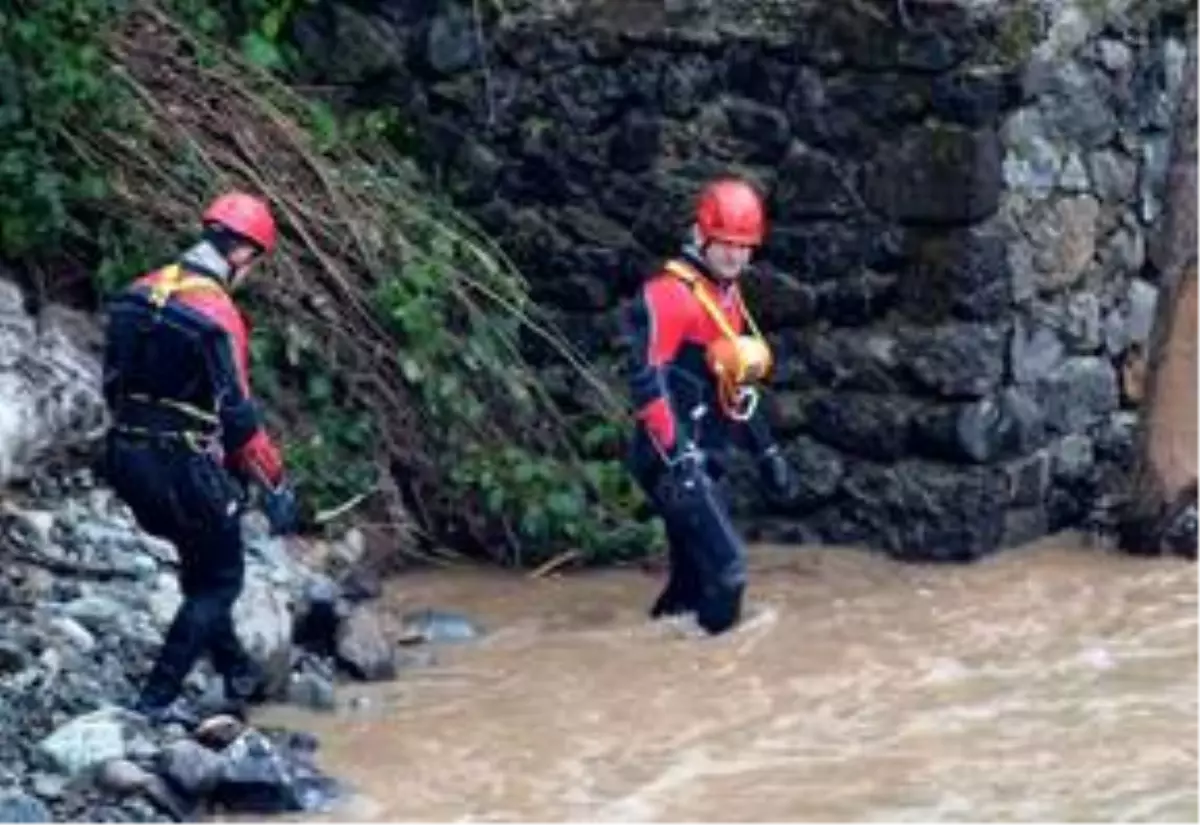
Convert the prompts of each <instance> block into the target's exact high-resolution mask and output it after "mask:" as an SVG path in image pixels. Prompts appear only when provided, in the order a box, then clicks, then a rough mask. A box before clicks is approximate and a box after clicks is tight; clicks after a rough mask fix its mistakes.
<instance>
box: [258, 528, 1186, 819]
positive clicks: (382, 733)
mask: <svg viewBox="0 0 1200 825" xmlns="http://www.w3.org/2000/svg"><path fill="white" fill-rule="evenodd" d="M658 584H659V578H658V577H657V575H650V574H647V573H645V572H641V571H612V572H603V573H586V574H581V575H569V576H564V577H561V578H553V579H547V580H538V581H530V580H528V579H525V578H519V577H515V576H506V575H502V574H497V573H494V572H481V571H464V572H453V571H452V572H444V571H443V572H430V573H423V574H420V575H410V576H405V577H402V578H398V579H397V580H395V581H394V582H391V583H390V585H389V591H388V592H387V594H386V596H385V598H386V600H387V604H389V605H390V606H391V607H392V608H394V609H396V610H398V611H400V610H409V609H413V608H419V607H426V606H436V607H439V608H445V609H454V610H461V611H464V612H466V613H467V614H470V615H471V616H473V617H475V618H476V619H477V620H479V621H480V622H482V623H484V624H485V625H486V626H487V627H488V628H489V631H490V632H489V634H488V635H487V636H486V637H485V638H484V639H483V640H481V641H478V642H471V643H466V644H460V645H452V646H442V647H439V648H438V649H437V653H436V656H437V661H436V662H435V663H434V664H433V665H432V666H429V667H424V668H416V669H412V670H409V671H407V672H405V673H404V674H402V676H401V677H400V678H399V679H398V680H397V681H396V682H394V683H389V684H384V685H373V686H362V687H354V688H347V689H344V690H342V692H341V701H342V703H343V709H342V710H339V711H338V712H337V713H335V714H315V713H313V714H310V713H303V712H300V711H297V710H294V709H288V708H273V709H269V710H267V711H266V712H265V713H264V716H263V719H264V721H271V722H282V723H287V724H295V725H298V726H303V727H305V728H306V729H308V730H311V731H313V732H314V733H316V734H317V735H318V736H319V737H320V739H321V743H322V746H321V760H320V761H321V764H322V766H323V767H325V768H326V769H327V770H329V771H330V772H332V773H334V774H335V775H337V776H339V777H341V778H343V779H345V780H346V781H347V782H348V783H350V785H351V786H352V787H353V788H354V790H355V792H356V795H355V796H354V797H353V798H352V799H350V800H348V801H347V802H346V803H344V804H343V805H341V807H339V808H338V809H337V810H336V811H335V812H333V813H332V814H331V815H330V817H329V819H350V820H356V821H367V820H370V821H394V820H398V819H403V820H414V819H415V820H443V821H445V820H492V821H496V820H506V821H507V820H526V819H532V820H592V821H597V820H603V821H628V820H643V821H644V820H657V821H662V820H676V821H678V820H708V821H712V820H792V821H795V820H813V819H822V820H891V821H897V820H906V821H907V820H913V821H917V820H925V821H929V820H943V821H945V820H958V821H962V820H981V819H983V820H1059V821H1063V820H1101V821H1112V820H1142V821H1149V820H1156V821H1164V820H1169V821H1179V820H1191V821H1195V820H1196V819H1197V758H1196V754H1197V635H1196V631H1197V622H1196V615H1197V587H1196V566H1195V564H1194V563H1192V562H1188V561H1185V560H1178V559H1152V560H1151V559H1135V558H1128V557H1122V556H1119V555H1116V554H1112V553H1109V552H1106V551H1103V550H1101V549H1097V548H1092V547H1087V546H1085V545H1084V544H1083V543H1082V542H1081V540H1080V539H1079V538H1077V537H1074V536H1059V537H1056V538H1055V539H1053V540H1051V541H1044V542H1041V543H1039V544H1036V545H1032V546H1030V547H1027V548H1023V549H1020V550H1015V551H1009V552H1006V553H1003V554H1000V555H998V556H995V557H993V558H991V559H988V560H985V561H983V562H980V563H977V564H975V565H971V566H910V565H903V564H899V563H894V562H891V561H888V560H886V559H884V558H882V557H880V556H878V555H874V554H869V553H865V552H862V551H857V550H848V549H847V550H843V549H835V548H819V549H808V548H767V547H758V548H754V550H753V563H752V580H751V584H752V587H753V590H752V593H751V598H750V607H749V616H748V618H747V620H746V621H745V623H744V624H743V625H742V626H741V627H739V628H738V629H737V630H736V631H735V632H733V633H730V634H728V635H726V636H724V637H720V638H716V639H708V638H702V637H699V636H697V635H695V633H694V632H693V631H692V630H691V629H689V628H688V627H687V626H686V625H681V624H678V623H670V622H659V623H653V622H650V621H648V620H647V619H645V618H644V612H643V611H644V610H645V607H646V605H647V603H648V602H649V601H650V600H651V598H652V597H653V595H654V594H655V592H656V590H657V587H658ZM356 698H357V701H356V702H355V701H352V700H355V699H356ZM352 704H357V705H358V706H357V707H351V705H352Z"/></svg>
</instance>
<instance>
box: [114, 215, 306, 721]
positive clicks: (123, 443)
mask: <svg viewBox="0 0 1200 825" xmlns="http://www.w3.org/2000/svg"><path fill="white" fill-rule="evenodd" d="M202 222H203V228H202V232H201V235H200V237H199V239H198V241H197V243H196V244H195V245H193V246H192V247H191V248H190V249H188V250H187V251H186V252H184V253H183V254H182V255H181V256H180V257H179V259H178V260H177V261H175V262H173V263H171V264H169V265H167V266H165V267H163V268H161V269H159V270H156V271H154V272H151V273H149V274H148V275H145V276H143V277H141V278H139V279H138V280H136V281H135V282H134V283H133V284H131V285H130V286H129V287H127V288H126V289H125V290H123V291H122V292H120V293H119V294H118V295H117V296H116V297H115V298H114V299H113V300H112V301H111V303H110V305H109V318H108V331H107V340H106V347H105V361H104V394H105V399H106V401H107V403H108V406H109V409H110V411H111V415H112V420H113V426H112V428H111V429H110V431H109V433H108V438H107V444H106V455H105V474H106V475H107V477H108V480H109V482H110V483H111V485H112V487H113V488H114V489H115V490H116V492H117V494H118V495H119V496H120V497H121V498H122V499H123V500H124V501H125V502H126V503H127V504H128V505H129V507H130V509H132V510H133V513H134V515H135V516H136V518H137V520H138V523H139V524H140V525H141V527H142V528H143V529H144V530H146V531H147V532H149V533H152V534H154V535H157V536H160V537H162V538H165V539H167V540H169V541H171V542H172V543H173V544H174V545H175V547H176V549H177V550H178V553H179V562H180V569H179V576H180V589H181V590H182V593H183V603H182V604H181V606H180V607H179V610H178V612H177V613H176V614H175V617H174V619H173V621H172V623H171V626H170V628H169V629H168V631H167V635H166V639H165V641H164V643H163V647H162V650H161V652H160V654H159V656H158V659H157V661H156V662H155V664H154V667H153V669H152V670H151V672H150V674H149V676H148V678H147V680H146V682H145V684H144V685H143V687H142V690H141V692H140V695H139V696H138V699H137V702H136V703H135V706H134V708H135V709H136V710H137V711H138V712H140V713H144V714H146V715H149V716H152V717H153V716H159V715H162V714H163V713H164V712H166V711H167V709H168V708H170V707H171V706H172V704H173V703H174V701H175V699H176V698H177V697H178V696H179V694H180V691H181V689H182V686H183V682H184V679H185V678H186V677H187V675H188V673H189V672H190V670H191V669H192V667H193V665H195V664H196V662H197V661H198V659H199V658H200V657H201V656H203V655H205V654H208V655H210V657H211V660H212V663H213V666H214V667H215V668H216V670H217V671H218V673H220V675H221V676H222V678H223V680H224V684H225V693H226V698H227V699H229V700H231V701H232V702H234V703H238V704H240V703H244V702H247V701H253V700H256V699H260V698H262V690H263V687H264V686H263V679H262V675H261V674H260V672H259V671H258V668H257V666H256V665H255V664H254V663H253V661H252V660H251V658H250V657H249V655H248V654H247V653H246V651H245V650H244V649H243V647H242V645H241V643H240V642H239V640H238V637H237V635H236V633H235V631H234V625H233V605H234V603H235V602H236V601H237V598H238V596H239V595H240V593H241V589H242V582H243V575H244V558H243V546H242V535H241V531H240V525H239V520H240V519H239V517H240V514H241V510H242V506H243V501H244V496H243V492H244V491H243V489H242V487H241V486H240V485H239V484H238V482H239V481H240V482H241V483H242V484H247V483H251V482H252V483H255V484H257V485H259V486H260V487H261V489H262V490H263V493H264V509H265V510H266V513H267V516H268V518H269V519H270V521H271V525H272V529H273V531H274V532H275V533H283V532H288V531H290V530H292V529H294V527H295V523H296V517H297V508H296V499H295V495H294V493H293V492H292V489H291V486H290V485H289V484H288V482H287V480H286V478H285V474H284V468H283V464H282V460H281V458H280V454H279V451H278V450H277V449H276V447H275V445H274V443H273V442H272V441H271V439H270V438H269V437H268V435H267V434H266V432H265V430H264V429H263V426H262V422H261V420H260V417H259V413H258V411H257V409H256V407H255V405H254V402H253V400H252V397H251V392H250V384H249V379H248V357H249V353H248V340H247V337H248V336H247V328H246V323H245V320H244V319H243V317H242V314H241V312H240V311H239V309H238V307H237V306H236V305H235V304H234V302H233V298H232V297H231V294H232V293H233V292H234V290H236V289H237V288H238V287H240V286H241V285H242V284H243V283H244V281H245V279H246V277H247V275H248V274H249V271H250V269H251V268H252V267H253V266H254V264H255V263H257V262H258V261H259V260H260V259H261V258H262V257H263V256H264V255H267V254H269V253H270V252H271V251H272V250H273V249H274V247H275V239H276V227H275V221H274V219H273V217H272V216H271V212H270V210H269V208H268V207H267V205H266V203H265V202H263V201H262V200H260V199H259V198H256V197H253V196H251V195H247V194H244V193H240V192H231V193H227V194H225V195H222V196H220V197H218V198H217V199H216V200H215V201H213V203H212V204H211V205H210V206H209V207H208V209H207V210H205V212H204V215H203V218H202Z"/></svg>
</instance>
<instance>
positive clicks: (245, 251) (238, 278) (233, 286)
mask: <svg viewBox="0 0 1200 825" xmlns="http://www.w3.org/2000/svg"><path fill="white" fill-rule="evenodd" d="M261 258H262V256H261V255H259V254H258V250H257V249H255V248H254V247H253V246H248V245H247V246H239V247H238V248H236V249H234V250H233V251H232V252H231V253H229V257H228V261H229V265H230V266H231V267H232V268H233V271H232V273H231V274H230V276H229V291H230V292H236V291H237V290H239V289H242V288H243V287H244V286H245V284H246V280H247V278H248V277H249V275H250V270H251V269H253V268H254V266H255V265H256V264H257V263H258V262H259V260H260V259H261Z"/></svg>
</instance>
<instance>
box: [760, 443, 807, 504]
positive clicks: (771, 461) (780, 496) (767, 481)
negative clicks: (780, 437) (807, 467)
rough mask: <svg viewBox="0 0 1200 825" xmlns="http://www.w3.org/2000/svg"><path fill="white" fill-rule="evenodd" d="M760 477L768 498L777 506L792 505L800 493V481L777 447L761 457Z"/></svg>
mask: <svg viewBox="0 0 1200 825" xmlns="http://www.w3.org/2000/svg"><path fill="white" fill-rule="evenodd" d="M758 476H759V479H760V480H761V482H762V485H763V490H764V491H765V492H766V495H767V498H769V499H770V500H771V501H772V502H774V503H776V504H790V503H792V502H793V501H795V500H796V496H798V495H799V493H800V481H799V479H797V478H796V474H795V473H794V472H792V467H791V465H790V464H788V461H787V459H786V458H784V456H783V453H782V452H780V450H779V447H777V446H772V447H768V448H767V449H766V450H765V451H764V452H763V453H762V454H761V455H759V457H758Z"/></svg>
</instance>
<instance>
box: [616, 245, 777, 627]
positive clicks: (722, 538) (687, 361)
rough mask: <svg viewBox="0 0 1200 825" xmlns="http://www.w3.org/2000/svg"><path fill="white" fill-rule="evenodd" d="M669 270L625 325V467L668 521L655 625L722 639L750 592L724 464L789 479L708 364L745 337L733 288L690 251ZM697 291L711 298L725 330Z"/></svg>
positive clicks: (757, 415) (760, 423)
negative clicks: (741, 461) (697, 628)
mask: <svg viewBox="0 0 1200 825" xmlns="http://www.w3.org/2000/svg"><path fill="white" fill-rule="evenodd" d="M680 264H682V267H680ZM673 269H674V271H671V270H672V266H671V265H668V267H666V268H664V271H662V272H660V273H658V274H656V275H655V276H654V277H652V278H651V279H649V280H648V281H647V282H646V283H645V284H644V285H643V287H642V289H641V291H640V292H639V294H638V295H637V296H636V298H635V299H634V301H633V303H632V305H631V307H630V311H629V315H628V318H627V323H628V329H629V334H630V338H631V351H632V359H633V363H632V365H631V369H630V391H631V395H632V399H633V403H634V407H635V409H636V410H637V418H638V425H637V427H636V429H635V433H634V437H633V440H632V445H631V449H630V454H629V466H630V469H631V471H632V473H633V475H634V477H635V478H636V479H637V480H638V483H639V484H640V486H641V487H642V489H643V490H644V491H645V492H646V494H647V496H648V497H649V498H650V501H651V503H652V504H653V505H654V507H655V509H656V510H657V512H658V513H659V515H660V516H661V517H662V518H663V521H664V523H665V526H666V532H667V540H668V544H669V551H670V573H669V577H668V580H667V585H666V588H665V589H664V590H663V592H662V594H661V595H660V596H659V598H658V599H657V601H656V602H655V604H654V607H653V608H652V609H651V615H653V616H660V615H668V614H676V613H683V612H694V613H695V614H696V618H697V620H698V622H699V624H700V625H701V626H702V627H704V628H705V629H706V630H708V631H709V632H710V633H719V632H721V631H724V630H726V629H728V628H729V627H731V626H732V625H733V624H735V623H736V622H737V621H738V618H739V616H740V613H741V604H742V597H743V593H744V590H745V583H746V570H745V548H744V546H743V543H742V540H741V537H740V536H739V535H738V532H737V530H736V529H735V528H734V526H733V524H732V522H731V520H730V517H729V508H728V502H727V499H726V495H725V493H724V491H723V490H722V489H721V487H720V485H719V482H720V481H721V479H722V477H723V475H724V470H723V467H722V462H721V460H720V459H721V454H722V453H723V452H724V451H725V450H726V448H727V447H728V446H729V445H730V444H736V445H738V446H741V447H743V448H744V449H747V450H748V451H750V452H751V453H752V454H753V455H755V456H756V457H758V458H759V459H760V465H761V466H768V465H769V468H770V470H771V472H770V473H768V476H770V481H769V483H771V484H773V486H775V487H780V488H784V487H786V486H787V485H788V483H789V482H790V478H789V477H788V471H787V467H786V462H782V458H781V456H780V455H779V450H778V447H777V446H776V445H775V442H774V439H773V437H772V434H771V430H770V426H769V424H768V422H767V419H766V416H765V413H764V412H763V409H762V406H761V405H760V406H758V407H757V408H756V409H755V410H754V412H753V414H751V415H750V416H749V417H748V418H747V419H746V420H736V419H734V418H733V417H731V416H730V415H728V414H727V411H726V410H725V408H724V406H723V405H722V404H721V403H720V398H719V392H718V384H717V382H716V380H715V378H714V376H713V375H712V374H711V372H710V370H709V367H708V366H707V364H706V359H705V355H706V352H707V351H708V348H709V346H710V345H711V344H713V342H714V341H716V340H717V339H719V338H720V337H722V336H723V335H727V334H728V332H729V331H730V330H731V331H732V332H734V333H736V334H738V335H741V334H743V332H744V330H745V329H746V326H747V321H748V316H747V313H746V310H745V306H744V304H743V303H742V299H741V296H740V293H739V289H738V287H737V285H736V283H734V284H729V285H722V284H721V283H720V282H719V281H718V280H716V279H715V278H714V277H713V276H712V274H711V273H710V272H709V270H708V269H707V268H706V266H705V265H704V263H703V261H702V259H701V258H700V257H699V256H698V255H695V254H694V253H691V252H689V251H686V250H685V252H684V253H683V254H682V255H681V256H680V257H679V258H677V259H676V261H675V263H674V267H673ZM680 274H684V275H687V276H690V278H689V277H680ZM689 281H690V282H689ZM694 290H704V291H705V293H706V295H707V296H709V297H710V298H711V302H710V307H715V308H718V309H719V311H720V312H722V313H723V314H724V317H725V319H726V320H727V323H728V329H723V327H722V324H720V323H719V322H718V320H717V319H716V318H714V317H713V313H712V311H711V309H710V307H706V306H705V303H704V302H702V301H701V300H700V299H699V298H698V296H697V293H696V292H695V291H694ZM781 462H782V469H781V466H780V465H781ZM785 494H786V491H785Z"/></svg>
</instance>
